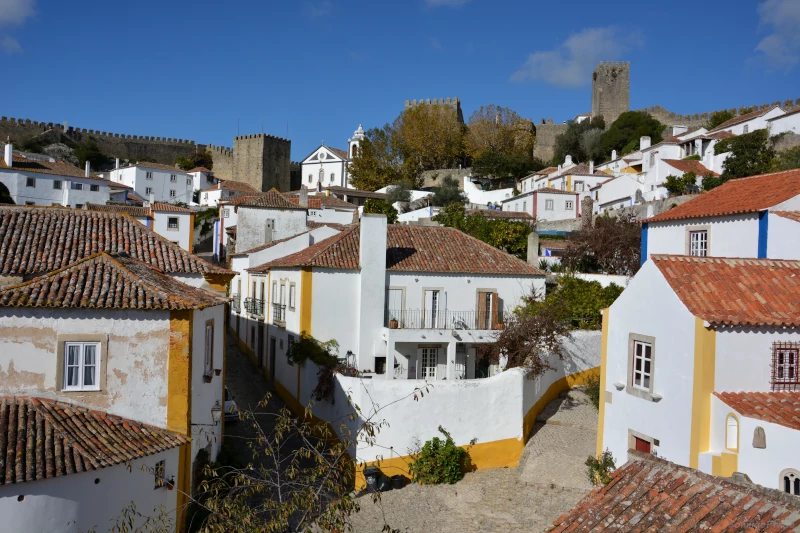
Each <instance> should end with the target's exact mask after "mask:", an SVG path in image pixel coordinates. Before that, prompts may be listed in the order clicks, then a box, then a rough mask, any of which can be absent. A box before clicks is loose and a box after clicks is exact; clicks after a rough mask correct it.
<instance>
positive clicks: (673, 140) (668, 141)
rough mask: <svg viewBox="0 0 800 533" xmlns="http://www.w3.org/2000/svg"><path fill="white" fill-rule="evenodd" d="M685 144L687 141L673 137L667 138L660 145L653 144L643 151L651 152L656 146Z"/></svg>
mask: <svg viewBox="0 0 800 533" xmlns="http://www.w3.org/2000/svg"><path fill="white" fill-rule="evenodd" d="M685 142H687V141H686V140H683V139H681V138H680V137H677V136H675V135H673V136H671V137H666V138H665V139H664V140H662V141H661V142H660V143H656V144H651V145H650V146H649V147H648V148H642V149H641V151H642V152H645V151H647V150H651V149H653V148H655V147H656V146H661V145H662V144H683V143H685Z"/></svg>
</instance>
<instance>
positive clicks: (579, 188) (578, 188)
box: [575, 181, 584, 192]
mask: <svg viewBox="0 0 800 533" xmlns="http://www.w3.org/2000/svg"><path fill="white" fill-rule="evenodd" d="M583 191H584V185H583V182H582V181H576V182H575V192H583Z"/></svg>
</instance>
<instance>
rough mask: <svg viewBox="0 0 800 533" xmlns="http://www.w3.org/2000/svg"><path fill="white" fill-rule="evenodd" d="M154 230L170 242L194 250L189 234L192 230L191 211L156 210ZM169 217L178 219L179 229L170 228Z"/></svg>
mask: <svg viewBox="0 0 800 533" xmlns="http://www.w3.org/2000/svg"><path fill="white" fill-rule="evenodd" d="M153 218H154V220H153V227H152V228H151V229H152V230H153V231H155V232H156V233H158V234H159V235H161V236H162V237H164V238H165V239H167V240H168V241H170V242H174V243H177V244H178V246H180V247H181V248H183V249H184V250H187V251H189V252H191V251H192V243H190V242H189V235H190V234H191V232H192V227H191V226H192V219H193V218H194V217H192V215H191V214H190V213H180V212H175V213H173V212H168V211H156V212H155V213H154V217H153ZM169 218H177V219H178V229H170V228H169V220H168V219H169Z"/></svg>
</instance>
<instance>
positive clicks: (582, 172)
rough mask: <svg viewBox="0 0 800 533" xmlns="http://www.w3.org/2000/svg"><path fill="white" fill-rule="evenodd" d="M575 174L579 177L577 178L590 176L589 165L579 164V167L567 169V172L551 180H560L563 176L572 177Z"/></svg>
mask: <svg viewBox="0 0 800 533" xmlns="http://www.w3.org/2000/svg"><path fill="white" fill-rule="evenodd" d="M576 174H577V175H579V176H591V175H592V173H591V172H589V165H587V164H586V163H581V164H580V165H576V166H574V167H572V168H568V169H567V170H565V171H563V172H562V173H561V174H559V175H558V176H555V177H553V178H551V179H558V178H561V177H563V176H574V175H576Z"/></svg>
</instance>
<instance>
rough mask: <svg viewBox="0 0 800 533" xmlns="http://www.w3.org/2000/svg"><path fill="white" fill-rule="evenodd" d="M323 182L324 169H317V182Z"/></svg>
mask: <svg viewBox="0 0 800 533" xmlns="http://www.w3.org/2000/svg"><path fill="white" fill-rule="evenodd" d="M323 181H325V169H323V168H320V169H319V182H320V183H322V182H323Z"/></svg>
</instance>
